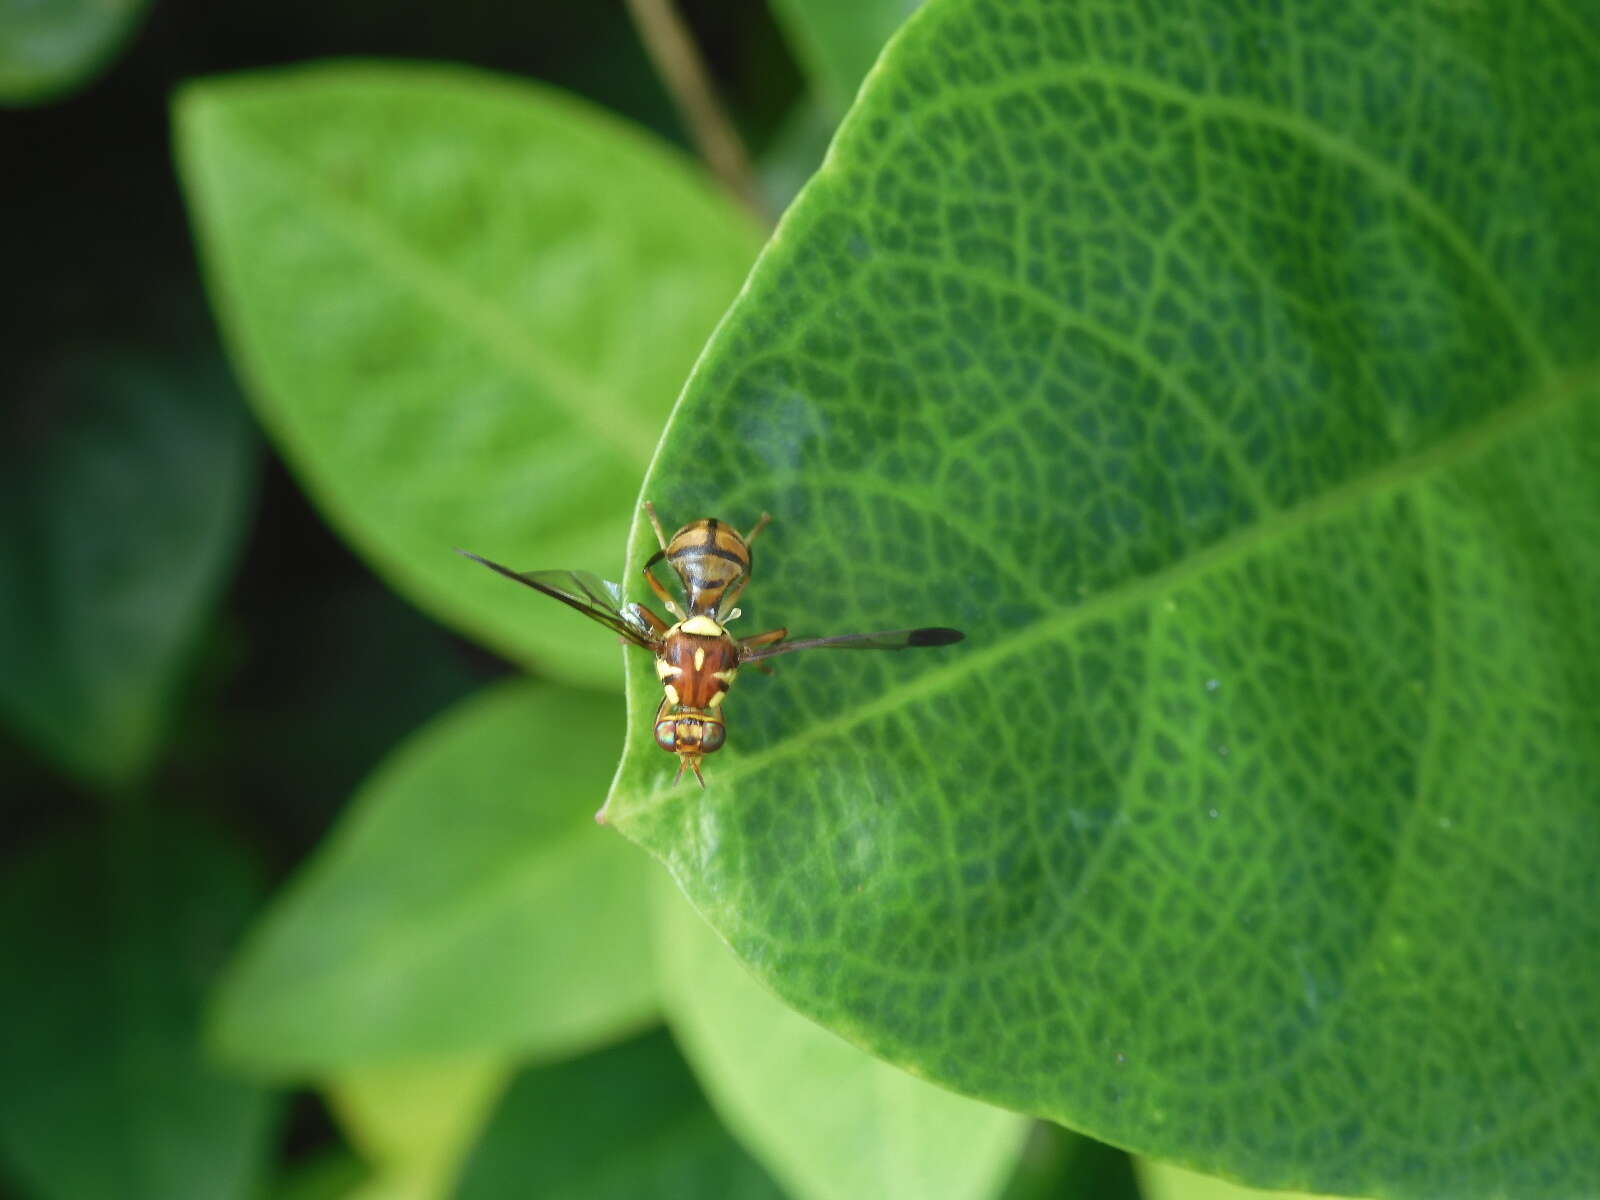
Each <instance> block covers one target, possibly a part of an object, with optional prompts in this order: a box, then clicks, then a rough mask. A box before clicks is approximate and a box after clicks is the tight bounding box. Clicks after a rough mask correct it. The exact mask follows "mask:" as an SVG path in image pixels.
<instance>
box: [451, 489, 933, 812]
mask: <svg viewBox="0 0 1600 1200" xmlns="http://www.w3.org/2000/svg"><path fill="white" fill-rule="evenodd" d="M644 507H645V511H646V512H647V513H649V515H650V524H651V526H652V527H653V528H654V529H655V533H656V541H658V542H659V543H660V544H661V548H660V549H659V550H657V551H656V552H655V553H654V554H652V555H651V556H650V557H649V559H648V560H646V562H645V564H644V577H645V579H646V580H647V581H648V583H649V585H650V590H651V591H652V592H654V593H655V595H656V598H657V599H659V600H660V601H661V605H662V607H663V608H665V609H666V610H667V612H668V613H669V614H670V615H671V616H672V617H673V618H675V620H674V621H671V622H669V621H667V620H666V619H665V618H663V617H661V616H659V615H658V614H656V613H655V612H654V611H652V610H651V609H649V608H646V607H645V606H644V605H643V604H630V603H628V601H627V600H626V599H625V598H624V594H623V588H622V586H621V585H620V584H616V583H611V582H609V581H607V580H604V579H601V578H599V577H598V576H595V575H591V574H589V573H588V572H586V571H513V570H512V569H511V568H510V567H503V566H501V565H500V564H499V563H497V562H490V561H489V560H488V559H487V558H480V557H479V556H478V555H476V554H473V553H471V552H470V551H467V550H462V551H461V552H460V553H462V554H464V555H466V556H467V557H468V558H470V559H473V560H475V561H477V562H481V563H482V564H483V565H484V566H486V567H488V568H489V569H490V570H492V571H498V572H499V573H500V574H502V575H504V576H506V577H507V578H510V579H515V580H516V581H517V582H518V583H524V584H527V585H528V586H529V587H531V588H533V589H534V590H535V591H540V592H543V593H544V594H545V595H546V596H550V597H552V598H554V599H556V600H559V601H561V603H563V604H565V605H568V606H570V607H572V608H575V609H577V610H578V611H579V612H581V613H582V614H583V615H584V616H586V617H588V618H590V619H591V620H593V621H598V622H599V623H600V624H601V625H604V626H605V627H606V628H607V629H609V630H611V631H612V632H613V633H615V634H617V635H618V636H619V637H620V638H621V639H622V640H623V641H624V642H629V643H632V644H633V645H635V646H639V647H641V648H643V649H645V650H648V651H649V652H650V653H651V654H652V655H653V656H654V657H655V660H656V674H657V675H658V676H659V677H660V679H661V690H662V692H663V696H662V700H661V706H660V707H659V708H658V709H657V710H656V716H655V739H656V745H658V746H660V747H661V748H662V749H663V750H665V751H667V752H668V753H670V754H676V755H677V756H678V774H677V775H676V776H675V777H674V778H673V782H674V783H676V782H677V781H678V779H681V778H682V777H683V772H684V771H685V770H686V769H687V770H689V771H692V772H693V773H694V777H695V778H696V779H698V780H699V781H700V786H701V787H704V786H705V782H706V780H705V776H704V775H703V774H701V771H700V762H701V760H702V759H703V758H704V757H705V756H706V755H708V754H715V753H716V752H717V751H718V750H720V749H722V746H723V743H724V742H725V741H726V740H727V735H728V730H727V721H726V718H725V717H724V715H723V712H722V702H723V700H725V699H726V698H727V695H728V689H729V688H731V687H732V686H733V681H734V680H735V679H736V678H737V677H738V675H739V669H740V668H741V667H743V666H744V665H745V664H746V663H753V664H755V666H756V669H757V670H761V671H770V670H771V668H770V667H768V666H767V665H766V660H767V659H769V658H776V657H777V656H778V655H780V654H792V653H794V652H795V651H797V650H904V649H906V648H908V647H911V646H948V645H949V644H950V643H951V642H959V641H960V640H961V639H962V637H963V636H964V635H963V634H962V633H961V632H960V631H959V630H955V629H943V628H928V629H891V630H886V631H884V632H882V633H846V634H840V635H839V636H837V637H821V638H806V639H803V640H801V641H794V642H791V641H788V640H786V639H787V638H788V636H789V631H788V630H787V629H769V630H768V631H767V632H766V633H758V634H755V635H754V636H752V637H746V638H736V637H734V636H733V635H732V634H731V633H729V632H728V624H729V622H731V621H734V620H736V619H737V618H738V617H739V615H740V613H739V609H738V608H736V607H735V604H736V603H737V602H738V599H739V596H740V595H741V594H742V593H743V592H744V589H745V586H746V585H747V584H748V583H749V582H750V564H751V556H750V543H751V542H753V541H755V540H756V538H757V536H759V535H760V533H761V531H762V530H763V529H765V528H766V527H767V523H768V522H769V521H770V520H771V519H772V518H771V517H770V516H769V515H768V514H766V513H762V514H761V519H760V520H759V521H757V522H756V524H755V527H754V528H753V529H751V530H750V532H749V533H747V534H741V533H740V532H739V531H738V530H737V529H735V528H734V527H733V526H732V525H729V524H728V523H727V522H726V521H718V520H716V519H715V518H705V519H702V520H699V521H691V522H690V523H689V524H687V525H685V526H684V527H683V528H682V529H680V530H678V531H677V532H676V533H674V534H673V535H672V536H671V537H670V538H669V537H668V536H667V535H666V531H665V530H664V529H663V528H662V526H661V519H660V518H659V517H657V516H656V510H655V506H654V505H652V504H651V503H650V502H649V501H646V502H645V506H644ZM661 562H665V563H666V564H667V565H668V566H669V567H670V568H671V569H672V571H673V573H674V574H675V575H676V576H677V577H678V583H679V584H680V585H681V587H682V590H683V600H684V603H682V604H679V603H678V601H677V600H676V599H675V598H674V597H673V595H672V593H671V592H670V591H668V589H667V587H666V585H665V584H663V583H662V582H661V580H660V579H658V578H656V575H655V572H654V568H655V567H656V565H657V564H658V563H661Z"/></svg>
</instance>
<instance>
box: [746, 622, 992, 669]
mask: <svg viewBox="0 0 1600 1200" xmlns="http://www.w3.org/2000/svg"><path fill="white" fill-rule="evenodd" d="M966 636H967V635H966V634H964V633H962V632H961V631H960V630H959V629H945V628H942V627H932V628H927V629H889V630H885V631H884V632H883V633H845V634H840V635H839V636H838V637H825V638H806V639H805V640H804V641H799V642H779V643H777V644H776V645H773V646H755V647H752V648H751V649H748V650H742V651H741V652H740V654H739V661H740V662H759V661H760V660H761V659H763V658H775V657H777V656H778V655H780V654H793V653H794V652H795V651H796V650H906V649H909V648H910V647H912V646H948V645H950V644H951V643H952V642H959V641H960V640H961V639H962V638H964V637H966Z"/></svg>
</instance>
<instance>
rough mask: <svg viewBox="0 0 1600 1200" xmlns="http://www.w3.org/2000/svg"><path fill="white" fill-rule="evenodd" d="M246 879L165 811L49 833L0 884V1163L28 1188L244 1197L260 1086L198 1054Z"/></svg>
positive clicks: (233, 854)
mask: <svg viewBox="0 0 1600 1200" xmlns="http://www.w3.org/2000/svg"><path fill="white" fill-rule="evenodd" d="M259 894H260V883H259V880H258V879H257V874H256V871H255V869H254V867H253V865H252V864H251V863H250V862H249V861H248V860H247V859H246V858H245V857H244V856H243V855H242V854H241V853H240V851H239V849H238V848H237V847H236V846H233V845H230V844H229V843H227V842H225V841H223V840H221V839H219V838H218V837H216V836H214V835H212V834H209V833H204V832H201V831H199V830H196V829H194V828H191V827H189V826H188V825H186V824H183V823H181V822H175V821H171V820H159V821H156V820H149V821H147V820H145V819H144V818H142V817H126V816H124V817H123V818H121V819H120V820H119V822H118V824H117V826H116V827H115V828H114V829H111V830H106V831H97V832H96V833H94V834H87V835H68V836H63V837H59V838H57V839H55V840H53V841H51V842H49V843H47V844H45V845H42V846H40V847H37V848H35V849H34V850H32V851H31V852H29V853H28V854H26V855H25V856H24V857H23V858H22V859H21V861H17V860H12V861H9V862H8V863H7V864H6V870H5V872H4V876H3V878H0V945H4V946H5V956H6V964H5V969H4V970H3V971H0V1157H3V1159H4V1161H5V1164H6V1168H7V1174H8V1175H12V1176H14V1177H15V1179H16V1180H17V1182H18V1183H19V1184H20V1185H22V1188H23V1191H22V1193H21V1194H24V1195H26V1196H29V1197H32V1198H33V1200H102V1198H103V1200H250V1198H252V1197H254V1196H256V1195H257V1194H258V1189H259V1188H260V1186H261V1185H262V1184H263V1183H264V1181H265V1176H266V1170H267V1152H268V1149H269V1145H270V1141H271V1138H272V1134H273V1127H274V1125H275V1123H276V1122H275V1119H274V1113H275V1109H276V1103H275V1098H274V1097H273V1096H272V1095H271V1094H270V1093H268V1092H267V1091H265V1090H264V1089H262V1088H259V1087H256V1086H254V1085H251V1084H248V1083H244V1082H241V1081H240V1080H238V1079H234V1078H230V1077H228V1076H227V1075H225V1074H224V1073H222V1072H221V1071H220V1070H218V1069H217V1068H216V1067H215V1066H213V1065H212V1064H210V1063H208V1062H207V1061H205V1058H204V1056H203V1054H202V1051H201V1045H200V1005H201V997H202V995H203V994H204V990H205V988H206V987H207V986H208V985H209V983H210V982H211V979H212V977H213V976H214V974H215V973H216V972H217V970H219V969H220V967H221V966H222V963H223V959H224V956H225V954H226V953H227V951H228V949H229V946H230V944H231V943H232V942H233V940H234V939H235V937H236V936H237V934H238V932H239V930H240V928H241V926H242V925H243V922H244V920H245V918H246V916H247V915H248V913H249V912H250V910H251V909H252V908H253V907H254V905H255V903H256V900H257V897H258V895H259Z"/></svg>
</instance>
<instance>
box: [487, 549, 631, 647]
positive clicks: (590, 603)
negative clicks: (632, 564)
mask: <svg viewBox="0 0 1600 1200" xmlns="http://www.w3.org/2000/svg"><path fill="white" fill-rule="evenodd" d="M456 553H457V554H462V555H465V556H466V557H467V558H470V559H472V560H473V561H474V562H481V563H482V564H483V565H484V566H486V567H488V568H489V569H490V570H491V571H498V572H499V573H500V574H502V575H504V576H505V577H506V578H507V579H515V580H516V581H517V582H518V583H525V584H527V585H528V586H529V587H531V588H533V589H534V590H535V591H538V592H543V593H544V594H545V595H546V596H550V597H552V598H553V599H556V600H559V601H561V603H563V604H565V605H567V606H568V607H569V608H575V609H577V610H578V611H579V612H581V613H582V614H583V615H584V616H586V617H588V618H589V619H590V620H593V621H598V622H599V623H600V624H602V625H604V626H605V627H606V628H607V629H610V630H611V631H613V632H614V633H617V634H620V635H621V636H622V637H623V638H626V639H627V640H628V641H630V642H632V643H633V644H634V645H635V646H643V647H644V648H645V649H646V650H649V651H652V652H653V651H654V650H655V649H656V636H655V633H654V632H653V631H652V630H651V628H650V626H649V625H648V624H646V623H645V621H644V619H643V618H642V617H640V616H638V615H637V614H636V613H635V612H634V611H633V606H632V605H630V604H628V602H627V601H626V599H624V597H623V592H622V585H621V584H620V583H612V582H611V581H610V580H609V579H601V578H600V577H599V576H598V575H591V574H589V572H587V571H513V570H512V569H511V568H510V567H503V566H501V565H500V564H499V563H497V562H491V561H490V560H489V559H487V558H482V557H480V556H479V555H476V554H474V553H472V551H470V550H458V551H456Z"/></svg>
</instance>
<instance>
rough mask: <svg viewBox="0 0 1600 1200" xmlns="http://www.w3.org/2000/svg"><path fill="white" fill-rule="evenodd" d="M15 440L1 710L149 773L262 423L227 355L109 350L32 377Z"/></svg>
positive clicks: (2, 485) (240, 506) (112, 782)
mask: <svg viewBox="0 0 1600 1200" xmlns="http://www.w3.org/2000/svg"><path fill="white" fill-rule="evenodd" d="M30 382H31V384H32V386H28V387H24V388H23V389H21V391H20V394H19V395H18V396H17V397H16V403H17V405H18V407H19V408H23V407H24V406H25V411H23V412H20V413H13V416H14V417H15V426H14V428H15V429H16V430H17V432H16V433H15V435H14V437H13V439H12V440H10V441H8V443H7V444H6V445H5V447H4V448H3V450H0V713H3V715H4V716H5V718H6V720H7V721H8V722H9V723H11V724H13V725H14V726H15V727H16V728H17V729H18V730H19V732H21V733H22V734H24V735H25V736H26V737H27V738H28V740H29V741H30V742H31V743H32V744H33V745H35V746H37V747H39V748H40V749H41V750H42V751H44V753H46V754H47V755H48V756H49V757H50V758H51V759H53V760H54V761H55V762H57V763H59V764H60V765H61V766H62V767H64V768H65V769H67V770H69V771H71V772H72V773H73V774H75V775H77V776H79V777H80V778H83V779H85V780H87V781H89V782H91V783H93V784H95V785H97V786H99V787H102V788H115V787H120V786H125V785H127V784H130V783H132V782H134V781H136V780H137V779H138V778H139V777H140V776H141V775H142V774H143V773H144V772H145V771H146V770H148V768H149V767H150V765H151V763H152V761H153V760H154V758H155V756H156V754H157V752H158V751H159V750H160V749H161V743H162V738H163V737H164V735H165V733H166V729H167V724H168V719H169V717H170V714H171V711H172V705H173V700H174V696H175V693H176V691H177V688H178V684H179V682H180V679H181V677H182V669H183V666H184V662H185V659H186V656H187V655H188V654H189V653H190V652H191V651H192V649H193V646H194V642H195V639H196V636H197V634H198V632H199V630H200V628H201V627H202V625H203V624H204V622H205V620H206V618H207V617H208V616H209V615H210V612H211V608H212V605H213V603H214V602H215V600H216V597H217V594H218V593H219V592H220V591H221V590H222V587H223V584H224V583H225V581H226V577H227V570H228V567H229V566H230V565H231V563H232V561H233V555H234V551H235V549H236V548H237V544H238V541H239V538H240V537H241V535H242V533H243V525H244V521H245V518H246V516H247V514H248V508H249V500H250V497H251V493H252V491H253V489H254V484H255V479H256V464H255V436H254V433H253V432H252V430H251V428H250V421H249V416H248V414H247V413H246V411H245V409H244V406H243V405H242V404H241V403H240V401H239V398H238V395H237V393H236V392H235V391H234V389H233V387H232V385H231V384H230V383H229V382H228V379H227V376H226V373H225V372H224V371H223V369H222V364H221V363H220V362H218V361H215V359H212V360H209V361H208V360H201V361H198V362H184V361H178V360H171V359H164V358H160V357H156V356H152V355H149V354H146V353H136V352H132V351H122V350H112V349H94V350H87V351H85V352H83V353H82V354H81V355H79V356H77V357H76V358H75V359H73V360H71V361H69V362H64V363H62V364H61V365H60V366H59V368H58V369H57V370H55V371H54V372H53V373H51V374H49V375H48V376H47V377H45V378H42V379H38V380H35V381H30Z"/></svg>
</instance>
